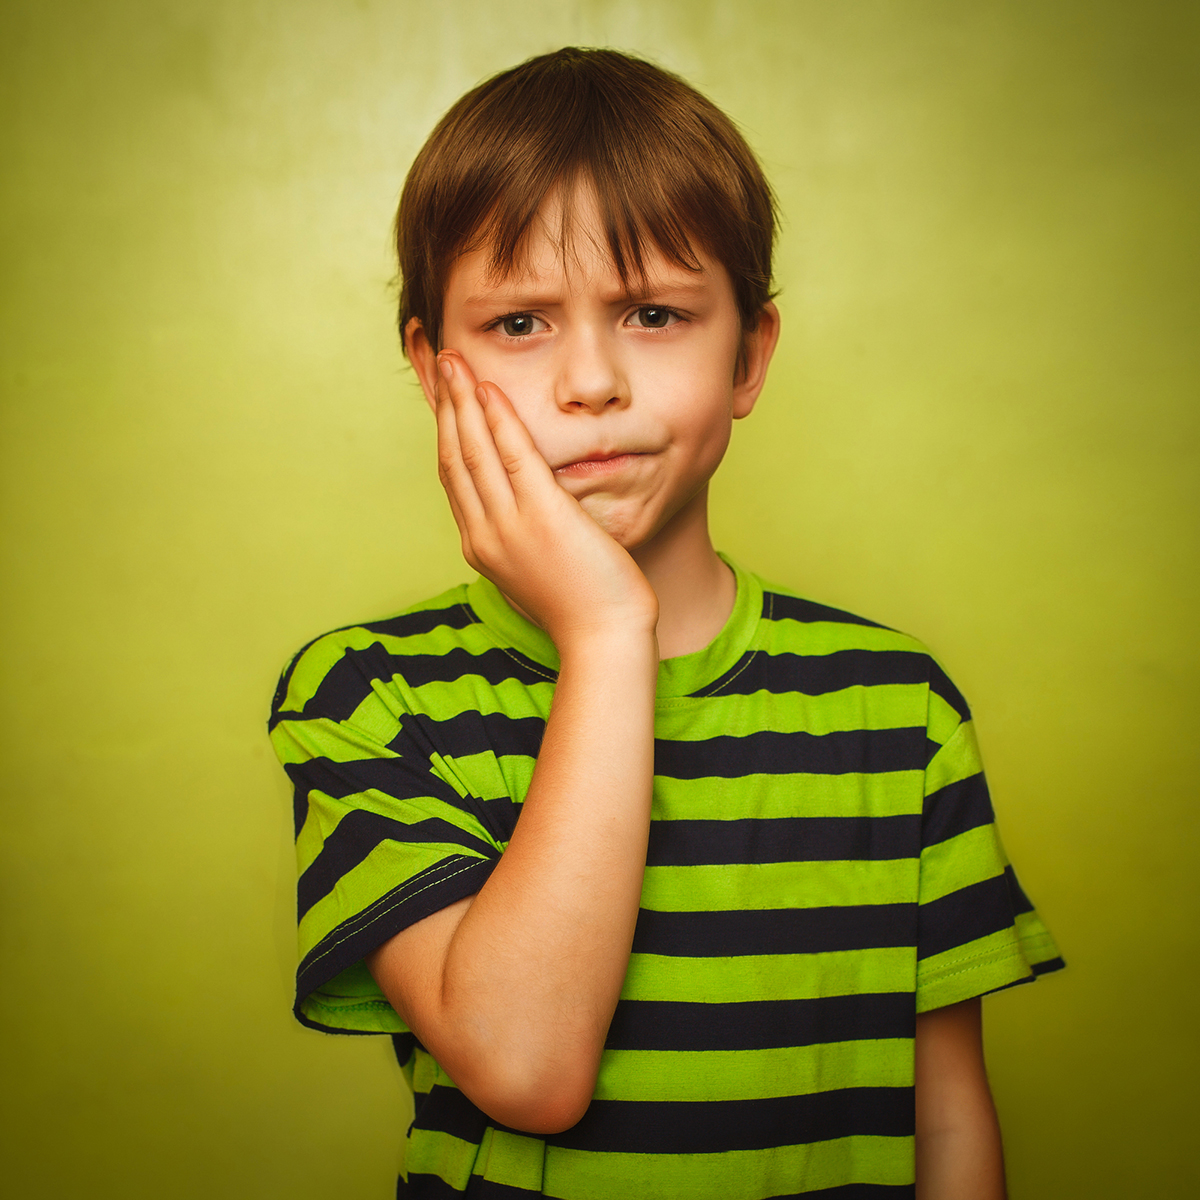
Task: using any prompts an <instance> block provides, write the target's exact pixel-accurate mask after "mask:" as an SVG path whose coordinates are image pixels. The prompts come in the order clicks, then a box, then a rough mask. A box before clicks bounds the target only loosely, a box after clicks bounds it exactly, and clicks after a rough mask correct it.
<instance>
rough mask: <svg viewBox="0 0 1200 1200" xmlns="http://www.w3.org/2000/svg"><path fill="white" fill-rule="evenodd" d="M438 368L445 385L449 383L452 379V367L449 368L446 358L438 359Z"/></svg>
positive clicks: (448, 361)
mask: <svg viewBox="0 0 1200 1200" xmlns="http://www.w3.org/2000/svg"><path fill="white" fill-rule="evenodd" d="M438 368H439V369H440V370H441V372H442V378H443V379H444V380H445V381H446V382H447V383H449V382H450V380H451V379H453V378H454V367H453V366H451V364H450V360H449V359H448V358H439V359H438Z"/></svg>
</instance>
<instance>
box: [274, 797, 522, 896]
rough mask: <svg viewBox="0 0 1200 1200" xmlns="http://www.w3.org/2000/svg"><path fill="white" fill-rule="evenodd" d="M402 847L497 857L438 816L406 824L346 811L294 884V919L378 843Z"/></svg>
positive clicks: (363, 811)
mask: <svg viewBox="0 0 1200 1200" xmlns="http://www.w3.org/2000/svg"><path fill="white" fill-rule="evenodd" d="M384 841H393V842H398V843H400V844H401V845H404V846H415V845H421V844H429V843H431V842H432V843H434V844H447V845H451V846H458V847H461V848H462V849H463V850H467V851H474V854H473V855H471V857H476V856H483V857H484V858H499V853H498V852H497V850H496V848H495V846H493V845H491V844H490V843H488V842H485V841H484V840H483V839H482V838H477V837H474V836H472V835H471V834H469V833H467V832H465V831H464V830H462V829H460V828H459V827H458V826H457V825H452V824H451V823H450V822H449V821H443V820H442V819H441V818H439V817H428V818H426V819H425V820H424V821H415V822H413V824H411V825H409V824H407V823H406V822H404V821H395V820H393V819H392V818H391V817H384V816H381V815H380V814H379V813H373V812H368V811H367V810H366V809H362V808H356V809H352V810H351V811H350V812H348V813H347V814H346V815H345V816H344V817H343V818H342V819H341V820H340V821H339V822H338V824H337V828H336V829H334V831H333V832H332V833H331V834H329V835H328V837H326V839H325V843H324V845H323V846H322V847H321V852H320V853H319V854H318V855H317V857H316V858H314V859H313V861H312V862H311V863H309V865H308V867H307V868H306V869H305V870H304V873H303V874H302V875H301V876H300V879H299V881H298V882H297V884H296V912H297V920H302V919H303V918H304V914H305V913H307V912H308V910H309V909H310V908H312V906H313V905H314V904H316V903H317V902H318V901H320V900H322V899H323V898H324V897H325V896H327V895H329V893H330V892H331V891H333V889H334V888H335V887H336V886H337V884H338V881H339V880H340V879H341V878H342V877H343V876H345V875H349V874H350V872H351V871H353V870H354V868H355V867H357V866H358V865H359V864H360V863H361V862H362V861H363V860H364V859H365V858H366V857H367V855H368V854H370V853H371V851H372V850H374V849H375V847H376V846H378V845H379V843H380V842H384Z"/></svg>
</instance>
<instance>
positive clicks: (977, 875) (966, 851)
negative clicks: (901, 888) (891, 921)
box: [920, 825, 1007, 904]
mask: <svg viewBox="0 0 1200 1200" xmlns="http://www.w3.org/2000/svg"><path fill="white" fill-rule="evenodd" d="M1006 865H1007V860H1006V859H1005V857H1004V851H1003V850H1001V849H1000V843H999V841H997V839H996V829H995V826H992V825H977V826H976V827H975V828H974V829H968V830H967V831H966V833H960V834H958V835H957V836H956V837H952V838H947V839H946V840H945V841H944V842H938V844H937V845H936V846H929V847H928V848H927V849H925V850H923V851H921V896H920V903H921V904H928V903H930V901H932V900H940V899H941V898H942V897H943V896H948V895H950V893H951V892H957V891H958V890H959V888H964V887H968V886H969V885H971V884H973V883H982V882H983V881H984V880H985V879H994V878H995V877H996V876H997V875H1003V874H1004V868H1005V866H1006Z"/></svg>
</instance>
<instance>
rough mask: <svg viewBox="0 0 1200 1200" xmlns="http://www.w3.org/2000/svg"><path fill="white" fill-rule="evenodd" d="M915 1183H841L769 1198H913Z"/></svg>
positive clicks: (817, 1199) (830, 1199) (791, 1199)
mask: <svg viewBox="0 0 1200 1200" xmlns="http://www.w3.org/2000/svg"><path fill="white" fill-rule="evenodd" d="M916 1194H917V1185H916V1184H915V1183H843V1184H842V1185H841V1186H840V1187H829V1188H818V1189H817V1190H816V1191H814V1192H789V1193H788V1194H787V1195H786V1196H772V1197H771V1200H913V1197H915V1196H916Z"/></svg>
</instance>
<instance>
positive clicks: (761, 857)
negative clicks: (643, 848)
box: [646, 813, 921, 867]
mask: <svg viewBox="0 0 1200 1200" xmlns="http://www.w3.org/2000/svg"><path fill="white" fill-rule="evenodd" d="M920 852H921V818H920V817H919V816H918V815H916V814H915V813H914V814H911V815H909V814H900V815H897V816H891V817H764V818H757V819H754V818H747V819H739V820H735V821H707V820H704V821H702V820H695V821H652V822H651V824H650V843H649V846H648V849H647V854H646V865H647V866H649V867H694V866H702V865H711V864H726V863H782V862H841V861H849V860H851V859H869V860H872V861H879V860H883V859H897V858H916V857H917V855H919V854H920Z"/></svg>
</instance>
